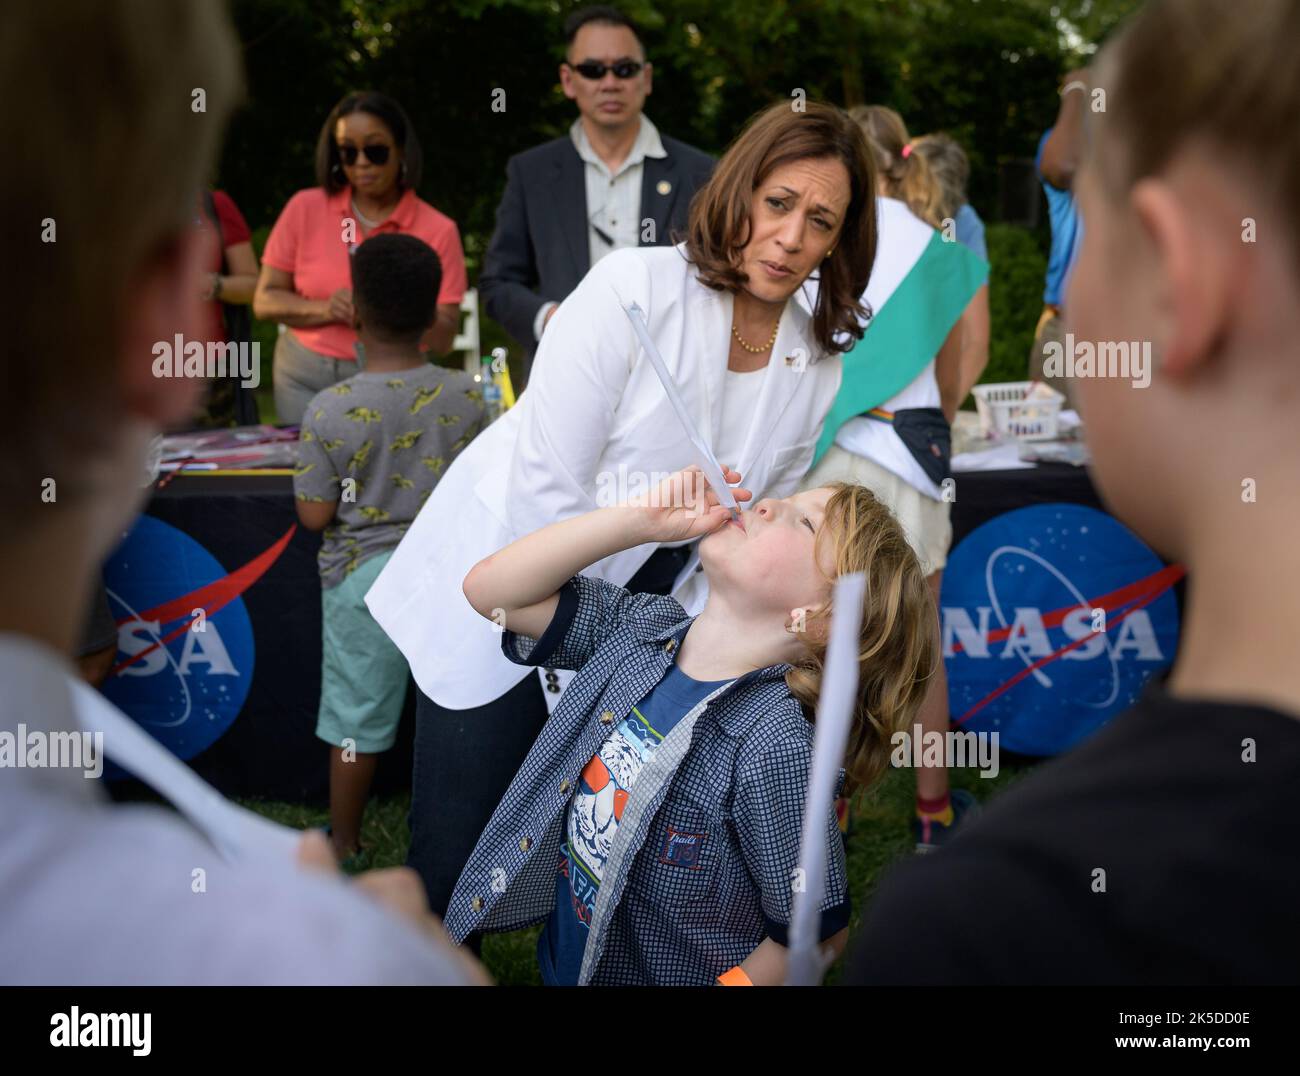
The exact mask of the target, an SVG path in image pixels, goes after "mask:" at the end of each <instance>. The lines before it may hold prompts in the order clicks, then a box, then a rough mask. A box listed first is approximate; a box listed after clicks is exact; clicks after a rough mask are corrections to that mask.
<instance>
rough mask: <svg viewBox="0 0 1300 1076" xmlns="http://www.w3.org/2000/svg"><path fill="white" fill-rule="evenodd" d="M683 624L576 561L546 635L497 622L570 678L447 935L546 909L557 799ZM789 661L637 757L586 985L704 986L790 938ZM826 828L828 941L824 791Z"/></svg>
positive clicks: (800, 760)
mask: <svg viewBox="0 0 1300 1076" xmlns="http://www.w3.org/2000/svg"><path fill="white" fill-rule="evenodd" d="M690 626H691V618H689V617H687V616H686V612H685V610H684V609H683V608H682V607H681V605H679V604H678V603H677V602H676V601H675V600H673V599H672V598H667V597H659V596H656V595H651V594H629V593H628V591H626V590H625V589H624V588H622V587H619V586H615V585H614V584H612V583H607V582H605V581H603V580H599V579H592V578H588V577H586V576H581V575H579V576H574V577H573V578H572V579H571V580H569V581H568V582H567V583H566V584H565V585H564V587H563V588H562V589H561V590H560V595H559V606H558V608H557V609H556V612H555V616H554V617H553V618H552V620H551V623H550V625H549V626H548V627H547V629H546V631H545V632H544V633H543V634H542V637H541V638H540V639H533V638H530V637H529V636H525V635H518V634H516V633H514V632H510V631H505V632H503V635H502V648H503V650H504V651H505V653H506V656H507V657H509V658H510V659H511V660H512V661H515V662H518V663H519V664H522V665H546V666H549V667H554V668H562V669H573V670H576V671H577V676H575V677H574V678H573V680H572V682H571V683H570V684H569V686H568V688H567V690H566V691H565V693H564V695H563V696H562V697H561V699H560V701H559V703H558V705H557V706H556V708H555V712H554V713H553V714H552V715H551V718H550V720H548V721H547V723H546V725H545V726H544V727H543V729H542V732H541V734H540V735H539V736H538V738H537V741H536V742H535V743H534V744H533V746H532V749H531V750H530V751H529V752H528V756H527V758H525V759H524V762H523V765H522V766H521V767H520V769H519V772H518V773H517V774H516V775H515V778H514V780H513V781H512V782H511V783H510V788H509V789H508V790H507V791H506V794H505V798H504V799H503V800H502V801H501V803H500V804H499V805H498V806H497V809H496V811H495V812H493V815H492V818H491V820H490V821H489V822H488V825H487V828H486V829H485V830H484V831H483V833H482V835H481V836H480V837H479V841H478V844H477V845H476V846H475V848H474V851H473V853H472V854H471V855H470V858H469V861H468V862H467V863H466V865H465V869H464V871H463V872H462V873H461V876H460V879H459V881H458V882H457V883H456V889H455V892H453V894H452V897H451V902H450V905H449V907H448V909H447V915H446V926H447V930H448V931H449V932H450V934H451V936H452V938H453V939H454V940H455V941H456V942H457V943H459V942H461V941H463V940H464V939H465V938H466V937H467V936H468V935H469V934H470V933H472V932H474V931H482V932H497V931H507V930H518V929H519V928H521V927H526V926H529V925H531V924H534V923H538V922H541V921H543V920H545V919H546V918H547V917H548V916H549V915H550V913H551V911H552V909H553V908H554V906H555V875H556V871H557V870H558V868H559V862H560V843H561V841H562V839H563V831H564V815H565V809H566V808H567V806H568V803H569V800H570V798H571V797H572V795H573V791H574V789H575V787H576V785H577V783H578V779H579V776H580V775H581V773H582V770H583V767H585V766H586V764H587V763H588V762H589V761H590V760H591V758H592V756H593V755H595V754H596V753H597V752H598V751H599V750H600V747H601V745H602V744H603V743H604V742H605V740H606V739H607V738H608V737H609V735H610V733H611V732H612V731H613V730H614V728H615V727H616V726H617V724H618V722H619V721H620V720H622V718H623V717H624V716H625V715H626V714H627V713H629V712H630V710H631V708H632V707H633V706H634V705H636V704H637V703H639V702H640V701H641V700H642V699H643V698H645V696H646V695H647V694H649V692H650V691H651V690H652V689H653V688H654V687H655V685H656V684H658V683H659V681H660V679H661V678H662V677H663V675H664V673H665V672H666V671H667V670H668V668H669V666H670V665H671V664H672V662H673V655H674V654H675V652H676V650H677V647H678V646H679V645H680V643H681V641H682V639H683V638H684V637H685V635H686V631H687V629H688V628H689V627H690ZM789 668H790V667H789V666H788V665H773V666H769V667H767V668H765V669H759V670H757V671H755V672H751V673H747V674H746V675H744V676H742V677H740V678H738V679H736V680H732V681H731V682H729V683H728V684H725V685H724V686H722V687H720V688H718V689H717V690H716V691H714V692H713V693H712V694H710V695H709V696H708V698H706V699H705V700H704V701H703V702H701V703H700V704H699V705H698V706H696V707H695V708H694V709H693V710H691V712H690V713H688V714H687V715H686V716H685V717H683V718H682V720H681V721H680V722H679V723H678V724H677V726H676V727H675V728H673V730H672V731H671V732H670V733H669V734H668V735H667V736H666V737H665V739H664V741H663V743H661V744H660V745H659V747H658V748H657V749H656V750H655V752H654V754H653V755H651V756H650V758H649V759H648V760H647V762H646V764H645V766H644V768H643V769H642V770H641V772H640V774H639V775H638V777H637V780H636V783H635V784H634V785H633V786H632V794H631V796H630V798H629V800H628V802H627V805H626V807H625V808H624V811H623V815H622V819H621V821H620V823H619V827H618V830H617V833H616V835H615V837H614V843H613V845H612V847H611V848H610V853H609V858H608V860H607V861H606V863H605V869H604V873H603V879H602V882H601V886H600V891H599V894H598V896H597V898H596V905H595V908H594V910H593V913H592V920H591V923H590V926H589V930H588V935H587V946H586V951H585V955H584V957H583V963H582V970H581V972H580V974H579V977H578V982H579V984H580V985H586V984H591V985H618V984H623V985H645V984H653V985H670V984H672V985H704V986H707V985H710V984H712V983H713V982H714V980H715V979H716V978H717V977H718V976H719V975H721V974H722V973H723V972H725V971H727V970H728V969H730V968H733V967H735V966H736V965H737V964H740V963H741V962H742V961H743V960H744V959H745V958H746V957H747V956H749V954H750V953H752V952H753V951H754V949H755V948H757V947H758V945H759V944H760V943H761V942H762V941H763V939H764V938H772V939H774V940H775V941H777V942H779V943H781V944H782V945H785V944H787V941H786V930H787V926H788V924H789V921H790V904H791V898H792V890H793V885H792V879H793V878H794V877H795V867H796V861H797V858H798V853H799V840H800V829H801V826H802V820H803V811H804V800H805V797H806V795H807V791H808V769H809V763H810V762H811V759H812V749H813V729H812V726H811V725H810V724H809V722H808V720H807V718H806V717H805V716H804V713H803V708H802V707H801V706H800V704H799V702H798V701H797V700H796V699H795V698H794V697H793V696H792V695H790V693H789V691H788V690H787V688H786V684H785V673H786V672H787V671H788V670H789ZM843 780H844V772H843V770H841V771H840V784H841V785H842V784H843ZM837 791H838V790H837ZM672 833H677V834H681V833H686V834H692V835H695V836H696V837H697V838H699V841H698V844H699V851H698V853H697V854H694V855H692V856H691V857H689V858H688V859H687V860H686V861H683V860H682V858H681V857H679V856H676V855H675V854H674V851H675V850H674V848H673V847H672V846H671V844H670V842H669V839H668V838H669V836H670V834H672ZM825 839H826V853H827V864H828V871H829V874H828V877H827V884H826V894H827V895H826V898H825V899H824V900H823V902H822V921H821V936H822V938H823V939H825V938H829V937H830V936H831V935H833V934H835V933H837V932H839V931H840V930H842V929H843V928H844V927H846V926H847V925H848V922H849V910H850V901H849V895H848V884H847V877H846V872H845V863H844V845H843V841H842V839H841V837H840V832H839V826H838V824H837V822H836V818H835V812H834V810H833V808H832V807H830V806H829V805H828V806H827V811H826V826H825Z"/></svg>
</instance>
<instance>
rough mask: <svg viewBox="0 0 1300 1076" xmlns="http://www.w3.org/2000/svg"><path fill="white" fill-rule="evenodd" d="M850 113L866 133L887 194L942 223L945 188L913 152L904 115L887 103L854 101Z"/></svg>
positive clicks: (933, 224)
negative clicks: (941, 201)
mask: <svg viewBox="0 0 1300 1076" xmlns="http://www.w3.org/2000/svg"><path fill="white" fill-rule="evenodd" d="M849 117H850V118H851V119H852V120H854V121H855V122H856V123H857V125H858V126H859V127H861V128H862V133H863V134H865V135H866V136H867V145H868V146H870V147H871V153H872V156H873V157H875V160H876V174H877V175H878V176H879V177H880V186H881V188H882V190H883V192H884V194H885V195H886V196H887V197H889V198H897V199H898V200H899V201H900V202H903V203H905V204H906V205H907V208H908V209H910V210H911V211H912V212H913V213H915V214H916V215H917V216H918V217H920V218H921V219H922V220H923V221H925V222H926V224H929V225H930V226H931V227H933V228H941V227H943V216H942V214H940V212H939V202H940V200H941V198H942V191H941V189H940V187H939V183H938V180H937V179H936V177H935V175H934V173H933V172H932V171H931V170H930V165H929V163H928V162H927V161H926V159H925V158H924V157H923V156H921V154H919V153H915V152H913V148H912V137H911V135H909V134H908V133H907V124H905V123H904V122H903V117H902V116H900V115H899V114H898V113H897V112H895V111H894V110H893V109H892V108H887V107H886V106H884V105H854V107H853V108H851V109H849Z"/></svg>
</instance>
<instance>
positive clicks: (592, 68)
mask: <svg viewBox="0 0 1300 1076" xmlns="http://www.w3.org/2000/svg"><path fill="white" fill-rule="evenodd" d="M644 66H645V65H644V64H643V63H641V62H640V61H639V60H619V61H618V63H616V64H602V63H597V62H596V61H595V60H584V61H583V62H582V63H580V64H573V69H574V70H575V71H577V72H578V74H580V75H581V76H582V77H583V78H589V79H591V80H592V81H593V82H594V81H596V80H597V79H602V78H604V77H605V72H606V71H613V72H614V77H615V78H634V77H635V76H636V75H637V74H638V73H639V72H640V70H641V68H642V67H644Z"/></svg>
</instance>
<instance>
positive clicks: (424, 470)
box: [293, 363, 486, 589]
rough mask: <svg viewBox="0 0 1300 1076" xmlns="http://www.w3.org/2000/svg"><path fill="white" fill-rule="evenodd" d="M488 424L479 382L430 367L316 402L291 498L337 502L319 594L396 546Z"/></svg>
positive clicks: (359, 381) (376, 379) (367, 378)
mask: <svg viewBox="0 0 1300 1076" xmlns="http://www.w3.org/2000/svg"><path fill="white" fill-rule="evenodd" d="M485 422H486V411H485V410H484V407H483V398H482V395H481V392H480V390H479V387H478V385H477V383H476V382H475V381H474V379H473V378H472V377H470V375H469V374H466V373H462V372H461V371H459V370H448V369H445V368H443V367H441V366H434V365H433V364H432V363H429V364H426V365H424V366H417V367H413V368H411V369H409V370H399V371H392V372H373V373H372V372H368V371H366V372H362V373H359V374H355V375H354V376H352V377H350V378H348V379H347V380H346V381H340V382H339V383H338V384H337V385H332V386H330V387H329V388H327V389H325V390H324V391H323V392H320V393H317V395H316V396H315V397H313V398H312V401H311V403H310V404H308V405H307V411H306V414H305V415H304V416H303V420H302V430H301V432H300V433H299V435H298V465H297V467H296V468H295V469H294V475H293V492H294V496H295V497H297V498H298V500H301V501H338V510H337V512H336V513H335V516H334V519H333V521H332V522H331V523H330V525H329V526H328V527H326V528H325V532H324V534H323V536H322V541H321V547H320V554H319V557H318V563H319V566H320V577H321V586H322V588H325V589H328V588H329V587H333V586H337V585H338V584H339V583H340V582H342V581H343V579H344V578H345V577H346V576H348V575H349V574H350V573H352V572H354V571H355V570H356V569H357V566H358V565H360V564H362V563H363V562H364V561H366V560H367V559H369V558H370V557H373V556H374V555H375V554H376V553H382V552H384V551H385V550H388V549H393V548H395V547H396V546H397V543H398V542H400V541H401V540H402V535H404V534H405V533H406V529H407V527H409V526H410V524H411V521H412V520H413V519H415V516H416V513H418V512H419V511H420V508H421V507H422V506H423V505H424V502H425V501H426V500H427V499H428V496H429V494H430V493H431V492H433V487H434V486H435V485H437V483H438V479H439V478H441V477H442V475H443V474H444V473H445V472H446V470H447V468H448V467H449V466H450V465H451V461H452V460H453V459H455V458H456V456H457V455H459V454H460V452H461V450H462V449H464V448H465V446H466V445H468V444H469V443H470V441H472V440H473V439H474V435H475V434H477V433H478V432H479V431H480V430H481V429H482V428H483V426H484V424H485Z"/></svg>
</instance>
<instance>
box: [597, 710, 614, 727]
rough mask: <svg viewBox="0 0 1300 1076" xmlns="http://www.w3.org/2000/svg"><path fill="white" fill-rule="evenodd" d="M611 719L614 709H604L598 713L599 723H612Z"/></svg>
mask: <svg viewBox="0 0 1300 1076" xmlns="http://www.w3.org/2000/svg"><path fill="white" fill-rule="evenodd" d="M613 720H614V711H613V710H606V711H605V712H604V713H603V714H601V715H600V723H601V724H602V725H608V724H610V723H612V722H613Z"/></svg>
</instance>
